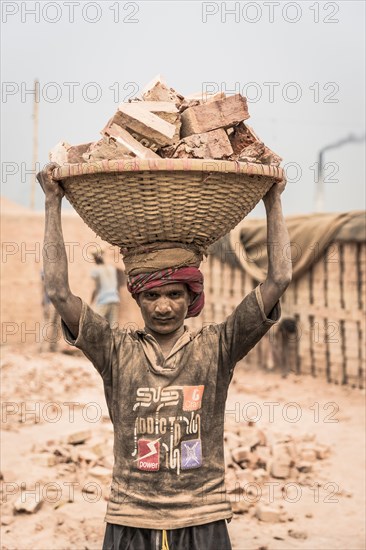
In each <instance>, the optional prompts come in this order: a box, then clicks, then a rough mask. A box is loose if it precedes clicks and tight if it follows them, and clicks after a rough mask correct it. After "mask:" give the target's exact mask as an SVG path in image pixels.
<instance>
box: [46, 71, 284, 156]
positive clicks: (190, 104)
mask: <svg viewBox="0 0 366 550" xmlns="http://www.w3.org/2000/svg"><path fill="white" fill-rule="evenodd" d="M248 118H249V113H248V106H247V100H246V98H245V97H243V96H242V95H240V94H236V95H232V96H228V97H226V96H225V94H224V93H218V94H215V95H210V96H209V95H207V94H202V93H201V94H192V95H190V96H187V97H184V96H182V95H181V94H179V93H177V92H176V91H175V90H174V89H173V88H169V87H168V86H167V85H166V83H165V82H164V81H163V80H162V79H161V78H160V76H159V77H156V78H155V79H154V80H153V81H152V82H150V83H149V84H148V85H147V86H146V87H145V88H144V90H143V92H142V96H141V97H140V98H133V99H131V100H129V102H126V103H122V104H121V105H120V106H119V108H118V110H117V112H116V113H115V114H114V115H113V117H112V118H111V119H110V120H109V121H108V122H107V124H106V125H105V127H104V128H103V129H102V131H101V134H102V138H101V139H100V140H99V141H97V142H90V143H84V144H81V145H75V146H71V145H70V144H69V143H67V142H60V143H58V145H56V147H55V148H54V149H53V150H52V151H51V152H50V160H51V162H56V163H58V164H60V165H61V166H62V165H64V164H75V163H84V162H94V161H99V160H113V159H125V158H127V159H128V158H129V159H131V158H139V159H156V158H196V159H207V158H209V159H216V160H220V159H225V160H237V161H242V162H255V163H261V164H272V165H275V166H279V164H280V162H281V160H282V159H281V158H280V157H279V156H278V155H276V154H275V153H273V152H272V151H271V150H270V149H268V147H266V146H265V145H264V143H263V142H262V141H261V140H260V139H259V138H258V136H256V134H255V133H254V131H253V130H252V129H251V128H250V127H249V126H246V125H245V123H244V121H245V120H247V119H248Z"/></svg>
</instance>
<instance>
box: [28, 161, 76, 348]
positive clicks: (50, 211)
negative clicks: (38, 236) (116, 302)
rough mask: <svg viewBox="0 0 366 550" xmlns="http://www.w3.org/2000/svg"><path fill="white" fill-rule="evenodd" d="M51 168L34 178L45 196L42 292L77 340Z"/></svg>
mask: <svg viewBox="0 0 366 550" xmlns="http://www.w3.org/2000/svg"><path fill="white" fill-rule="evenodd" d="M56 166H57V165H55V164H49V165H47V167H46V168H45V169H44V170H43V171H42V172H40V173H39V174H38V175H37V179H38V181H39V183H40V184H41V187H42V189H43V191H44V193H45V211H46V224H45V234H44V246H43V270H44V283H45V288H46V292H47V294H48V296H49V298H50V300H51V302H52V303H53V305H54V306H55V308H56V310H57V311H58V313H59V314H60V315H61V317H62V319H63V320H64V322H65V323H66V325H67V326H68V328H69V330H70V332H71V333H72V334H73V336H74V337H75V338H77V336H78V331H79V319H80V314H81V299H80V298H78V297H77V296H74V294H72V292H71V290H70V287H69V277H68V265H67V256H66V250H65V244H64V238H63V234H62V226H61V202H62V197H63V195H64V192H63V190H62V188H61V186H60V185H59V184H58V183H57V182H56V181H55V180H53V179H52V176H51V174H52V170H53V169H54V168H55V167H56Z"/></svg>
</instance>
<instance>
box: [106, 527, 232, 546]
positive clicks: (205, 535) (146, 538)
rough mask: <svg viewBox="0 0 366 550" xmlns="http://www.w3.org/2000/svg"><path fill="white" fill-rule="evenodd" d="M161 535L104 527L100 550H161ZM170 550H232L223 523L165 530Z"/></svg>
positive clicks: (137, 530)
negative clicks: (101, 549)
mask: <svg viewBox="0 0 366 550" xmlns="http://www.w3.org/2000/svg"><path fill="white" fill-rule="evenodd" d="M162 535H163V531H160V530H157V529H140V528H139V527H125V526H123V525H114V524H111V523H107V527H106V531H105V536H104V542H103V550H161V549H162V547H163V541H162V538H163V537H162ZM167 540H168V545H169V550H232V549H231V544H230V539H229V534H228V530H227V527H226V521H225V520H224V519H223V520H220V521H214V522H213V523H206V524H204V525H195V526H194V527H184V528H183V529H170V530H167Z"/></svg>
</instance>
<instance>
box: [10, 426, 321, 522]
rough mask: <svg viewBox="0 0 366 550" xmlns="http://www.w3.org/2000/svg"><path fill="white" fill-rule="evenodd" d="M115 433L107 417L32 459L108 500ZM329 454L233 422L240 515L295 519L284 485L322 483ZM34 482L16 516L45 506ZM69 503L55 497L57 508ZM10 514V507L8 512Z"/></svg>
mask: <svg viewBox="0 0 366 550" xmlns="http://www.w3.org/2000/svg"><path fill="white" fill-rule="evenodd" d="M111 433H112V426H111V424H110V422H109V421H108V420H107V418H105V423H104V422H103V423H102V424H101V426H100V428H99V429H98V430H93V431H92V430H82V431H77V432H74V433H70V434H69V435H68V436H66V437H65V438H62V439H59V438H57V439H54V440H49V441H47V442H46V443H44V444H36V445H34V447H33V453H32V463H33V464H34V465H37V466H41V467H43V468H47V469H49V468H50V469H52V470H54V472H55V474H56V476H55V475H54V476H53V478H52V479H57V480H58V481H62V479H67V480H70V479H72V481H73V482H74V483H75V485H76V486H77V487H78V490H80V491H83V492H86V493H87V492H89V493H96V492H97V493H100V494H101V495H102V496H103V498H104V499H105V500H107V499H108V488H109V485H110V482H111V479H112V468H113V460H114V459H113V443H112V438H111ZM329 453H330V449H329V447H327V446H326V445H323V444H320V443H318V442H317V441H316V439H315V436H314V435H312V434H306V435H301V436H298V437H296V438H295V437H292V436H287V435H284V434H283V433H280V434H276V433H275V432H272V431H267V432H265V431H263V430H261V429H259V428H258V427H257V426H256V425H255V424H254V423H251V422H249V423H245V424H244V423H240V424H235V423H233V424H230V423H227V427H226V430H225V461H226V480H225V484H226V489H227V493H228V497H229V498H230V501H231V504H232V507H233V511H234V513H235V514H243V513H249V515H250V516H253V517H256V518H257V519H259V520H261V521H263V522H272V523H277V522H287V521H292V520H293V519H294V518H293V517H291V515H289V514H288V512H286V509H285V507H284V505H283V498H282V489H283V487H285V486H286V484H288V483H290V482H291V483H296V484H298V485H303V486H306V485H308V486H313V485H314V483H317V482H318V480H315V478H316V476H318V474H317V471H316V462H317V461H318V460H323V459H325V458H327V457H328V456H329ZM4 474H5V475H4V478H6V473H4ZM4 481H7V480H6V479H4ZM13 481H14V480H13ZM39 481H40V482H41V478H40V479H39ZM271 482H272V483H275V484H276V492H275V493H274V496H275V498H274V501H273V502H270V503H268V493H269V491H270V488H269V486H270V484H271ZM33 485H34V479H33V484H31V486H30V485H29V484H27V486H26V487H25V488H24V491H25V493H26V494H25V493H24V494H20V495H18V496H17V498H16V499H14V501H13V503H12V506H13V510H12V512H13V514H17V513H22V512H23V513H24V512H27V513H36V512H37V511H38V510H39V509H40V508H41V506H42V501H43V499H39V498H38V499H37V498H35V493H32V492H31V489H32V487H33ZM51 489H52V488H50V490H51ZM68 502H72V500H71V501H68ZM64 503H65V501H64V500H60V499H55V502H54V508H55V509H57V508H58V507H59V506H62V504H64ZM9 513H11V511H10V509H8V510H7V511H6V513H5V515H9Z"/></svg>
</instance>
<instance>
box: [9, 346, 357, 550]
mask: <svg viewBox="0 0 366 550" xmlns="http://www.w3.org/2000/svg"><path fill="white" fill-rule="evenodd" d="M1 355H2V362H1V379H2V400H3V406H2V431H1V442H2V445H1V449H2V455H1V472H2V536H1V548H2V549H3V550H26V549H36V550H51V549H52V550H56V549H57V550H61V549H62V550H66V549H73V550H76V549H77V550H81V549H90V550H91V549H93V550H94V549H99V548H101V543H102V538H103V532H104V522H103V518H104V512H105V508H106V498H107V495H108V489H107V485H108V475H109V472H110V468H111V466H112V464H111V461H112V459H113V457H112V447H111V445H112V431H111V424H110V421H109V418H108V414H107V410H106V405H105V401H104V394H103V388H102V383H101V380H100V378H99V375H98V374H97V373H96V372H95V371H94V369H93V367H92V365H91V364H90V363H89V362H88V361H87V359H85V358H84V357H83V356H82V355H80V354H79V353H76V354H64V353H60V352H59V353H53V354H51V353H49V352H46V353H42V354H41V353H39V350H38V348H37V347H36V345H33V346H26V347H25V346H23V347H21V346H19V345H18V346H16V345H9V346H3V348H2V353H1ZM364 412H365V409H364V390H356V389H350V388H347V387H339V386H332V385H329V384H326V383H325V382H320V381H319V380H317V379H314V378H311V377H296V376H295V375H290V376H289V377H287V378H281V377H280V375H278V374H276V373H264V372H261V371H248V370H246V369H245V367H243V366H239V367H237V371H236V374H235V377H234V380H233V383H232V386H231V390H230V394H229V398H228V402H227V418H228V421H229V420H230V421H231V422H233V421H234V422H244V419H245V418H247V417H248V416H250V417H252V418H253V417H256V418H255V421H256V425H257V426H258V427H259V428H261V430H263V431H264V432H265V433H266V434H267V436H268V437H270V436H272V435H276V434H277V436H278V434H280V435H285V434H288V435H289V437H292V438H295V439H296V438H304V437H305V438H307V439H309V440H314V438H315V439H316V441H317V442H319V443H321V444H323V445H327V446H329V456H328V457H326V458H324V459H323V460H317V461H316V463H314V464H313V465H312V472H311V475H309V476H308V477H306V476H305V479H304V476H303V478H302V480H301V482H300V481H298V482H294V481H291V482H289V481H288V480H283V479H282V480H281V479H277V480H275V481H274V480H272V481H271V484H268V483H267V486H266V488H265V487H263V491H262V495H261V494H254V495H253V494H249V493H248V495H247V496H245V495H243V496H242V497H241V498H244V499H245V498H248V499H251V501H250V504H251V506H250V507H249V510H248V512H246V513H243V514H235V516H234V519H233V520H232V521H231V523H230V524H229V531H230V535H231V539H232V543H233V548H234V550H259V549H262V550H265V549H267V550H287V549H298V548H299V549H303V550H305V549H306V550H313V549H315V550H330V549H344V548H347V549H348V550H361V549H364V548H365V521H364V502H365V414H364ZM80 431H86V432H87V433H86V434H84V436H83V434H81V435H80V434H79V440H80V442H79V444H74V445H70V440H69V444H68V445H67V441H68V439H67V438H68V437H69V436H70V434H75V433H79V432H80ZM74 443H75V442H74ZM101 446H102V447H103V452H102V453H101V454H99V452H100V447H101ZM71 447H72V449H71V451H70V448H71ZM106 449H107V451H106ZM68 453H69V454H68ZM55 456H56V458H57V461H56V463H55V462H54V458H55ZM22 484H24V485H23V486H22ZM269 488H270V490H269ZM22 489H23V492H22V491H21V490H22ZM24 490H25V491H28V494H30V495H31V492H32V491H33V495H35V496H34V497H33V498H34V502H35V503H36V506H38V509H36V511H35V512H34V513H24V512H23V513H22V512H17V513H15V512H14V505H15V504H16V501H17V500H18V501H19V499H20V498H21V495H24ZM29 498H30V499H31V496H30V497H29ZM39 501H42V502H41V504H40V503H39ZM29 502H31V500H30V501H29ZM261 503H262V504H271V505H272V506H277V507H278V506H279V507H282V509H283V510H284V511H286V512H287V515H286V519H285V520H284V521H277V522H273V521H269V522H267V521H261V520H259V519H258V518H257V517H256V509H257V506H258V505H260V504H261ZM187 550H188V549H187ZM215 550H216V549H215ZM217 550H220V549H217Z"/></svg>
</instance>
